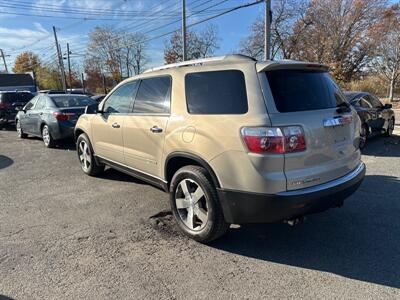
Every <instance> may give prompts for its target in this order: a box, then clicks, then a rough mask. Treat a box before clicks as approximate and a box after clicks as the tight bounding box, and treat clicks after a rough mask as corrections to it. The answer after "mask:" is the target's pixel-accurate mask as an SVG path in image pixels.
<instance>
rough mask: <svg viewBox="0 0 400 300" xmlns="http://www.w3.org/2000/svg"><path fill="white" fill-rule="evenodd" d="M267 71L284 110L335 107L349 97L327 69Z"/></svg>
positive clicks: (279, 103) (279, 108)
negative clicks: (345, 97)
mask: <svg viewBox="0 0 400 300" xmlns="http://www.w3.org/2000/svg"><path fill="white" fill-rule="evenodd" d="M266 74H267V78H268V82H269V85H270V88H271V91H272V95H273V97H274V101H275V105H276V108H277V109H278V111H280V112H293V111H305V110H317V109H327V108H333V107H336V106H337V105H338V104H341V103H343V102H344V101H345V100H344V95H343V93H342V92H341V91H340V89H339V87H338V86H337V85H336V83H335V82H334V81H333V79H332V78H331V76H330V75H329V74H328V73H326V72H320V71H308V70H276V71H269V72H266Z"/></svg>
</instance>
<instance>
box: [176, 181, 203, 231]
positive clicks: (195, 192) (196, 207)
mask: <svg viewBox="0 0 400 300" xmlns="http://www.w3.org/2000/svg"><path fill="white" fill-rule="evenodd" d="M175 204H176V208H177V210H178V214H179V217H180V219H181V221H182V222H183V223H184V224H185V225H186V227H188V228H189V229H190V230H194V231H200V230H202V229H203V228H204V227H205V226H206V224H207V221H208V207H207V199H206V195H205V193H204V191H203V189H202V188H201V187H200V185H199V184H198V183H197V182H195V181H194V180H192V179H184V180H182V181H181V182H180V183H179V185H178V187H177V189H176V192H175Z"/></svg>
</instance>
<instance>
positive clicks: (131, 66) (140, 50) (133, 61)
mask: <svg viewBox="0 0 400 300" xmlns="http://www.w3.org/2000/svg"><path fill="white" fill-rule="evenodd" d="M119 43H120V45H121V49H120V56H121V59H122V60H123V66H122V69H124V70H125V71H126V76H127V77H129V76H131V75H132V74H135V75H137V74H140V73H141V72H142V71H143V67H144V66H145V65H146V63H147V62H148V58H147V55H146V50H147V43H146V36H145V35H144V34H142V33H128V34H121V39H120V42H119Z"/></svg>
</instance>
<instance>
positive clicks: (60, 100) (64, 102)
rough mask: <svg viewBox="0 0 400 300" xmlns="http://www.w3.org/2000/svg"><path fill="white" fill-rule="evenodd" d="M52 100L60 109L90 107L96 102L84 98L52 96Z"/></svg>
mask: <svg viewBox="0 0 400 300" xmlns="http://www.w3.org/2000/svg"><path fill="white" fill-rule="evenodd" d="M51 100H53V102H54V105H55V106H57V107H60V108H64V107H82V106H88V105H91V104H93V103H96V101H94V100H92V99H90V98H89V97H84V96H72V95H71V96H67V95H66V96H52V97H51Z"/></svg>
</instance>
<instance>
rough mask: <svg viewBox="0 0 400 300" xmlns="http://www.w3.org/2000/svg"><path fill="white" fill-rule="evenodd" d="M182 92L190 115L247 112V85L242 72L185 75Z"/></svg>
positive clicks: (230, 71) (229, 71)
mask: <svg viewBox="0 0 400 300" xmlns="http://www.w3.org/2000/svg"><path fill="white" fill-rule="evenodd" d="M185 89H186V101H187V108H188V111H189V113H191V114H211V115H212V114H244V113H246V112H247V110H248V105H247V95H246V84H245V81H244V75H243V73H242V72H241V71H238V70H228V71H214V72H201V73H191V74H187V75H186V77H185Z"/></svg>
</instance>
